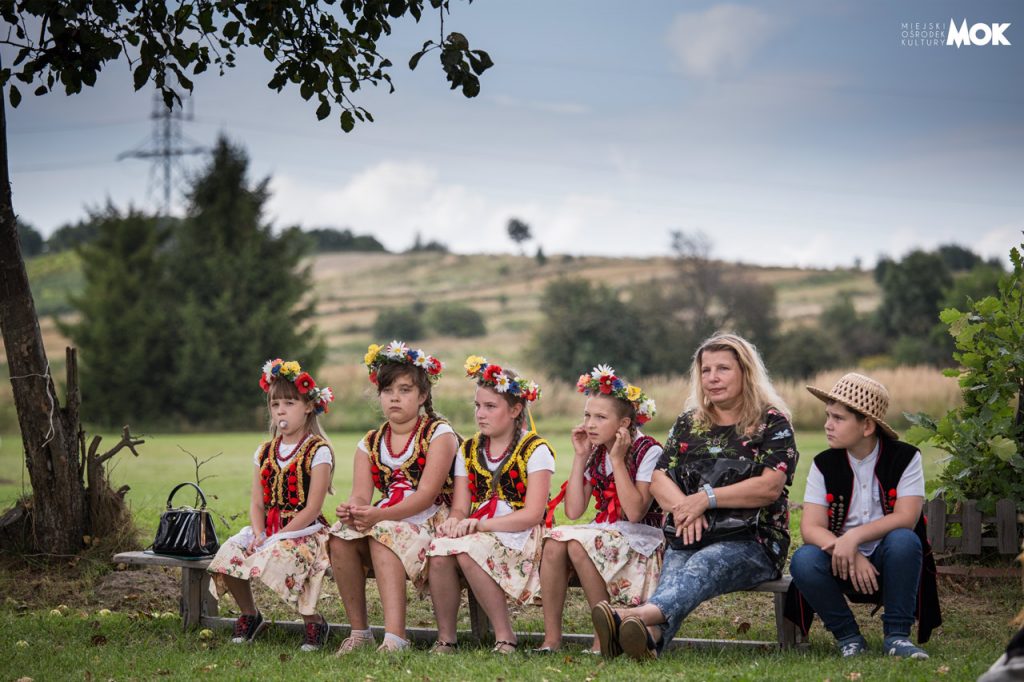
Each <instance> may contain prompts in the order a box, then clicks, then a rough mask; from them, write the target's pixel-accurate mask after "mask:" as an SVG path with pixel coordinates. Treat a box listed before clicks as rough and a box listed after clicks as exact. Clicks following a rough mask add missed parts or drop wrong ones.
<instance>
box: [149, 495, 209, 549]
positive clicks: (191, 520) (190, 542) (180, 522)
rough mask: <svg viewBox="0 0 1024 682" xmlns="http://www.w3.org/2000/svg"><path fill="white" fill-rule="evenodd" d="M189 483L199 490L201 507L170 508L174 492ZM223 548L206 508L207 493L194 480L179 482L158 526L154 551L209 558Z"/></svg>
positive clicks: (168, 498)
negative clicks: (192, 481)
mask: <svg viewBox="0 0 1024 682" xmlns="http://www.w3.org/2000/svg"><path fill="white" fill-rule="evenodd" d="M187 485H190V486H192V487H193V488H195V489H196V492H197V493H199V498H200V499H201V500H202V506H201V507H199V509H193V508H192V507H176V508H172V507H171V501H172V500H173V499H174V494H175V493H176V492H178V491H179V490H181V489H182V488H183V487H185V486H187ZM218 549H220V543H219V542H218V541H217V531H216V530H215V529H214V527H213V517H212V516H211V515H210V512H208V511H206V495H204V494H203V490H202V488H200V487H199V486H197V485H196V484H195V483H190V482H188V481H186V482H185V483H179V484H178V485H176V486H175V487H174V490H172V491H171V494H170V495H168V496H167V509H165V510H164V513H163V514H161V515H160V526H159V527H158V528H157V529H156V539H155V540H153V553H154V554H168V555H170V556H177V557H183V558H198V557H206V556H210V555H211V554H216V553H217V550H218Z"/></svg>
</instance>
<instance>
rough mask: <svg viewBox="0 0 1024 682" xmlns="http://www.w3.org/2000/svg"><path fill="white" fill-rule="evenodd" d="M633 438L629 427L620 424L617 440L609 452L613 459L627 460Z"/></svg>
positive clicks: (616, 435)
mask: <svg viewBox="0 0 1024 682" xmlns="http://www.w3.org/2000/svg"><path fill="white" fill-rule="evenodd" d="M632 443H633V438H632V436H630V434H629V429H627V428H626V427H625V426H620V427H619V430H618V431H616V432H615V442H614V443H612V447H611V450H609V451H608V454H609V455H610V456H611V458H612V459H613V460H616V459H618V460H625V459H626V453H627V452H629V446H630V445H632Z"/></svg>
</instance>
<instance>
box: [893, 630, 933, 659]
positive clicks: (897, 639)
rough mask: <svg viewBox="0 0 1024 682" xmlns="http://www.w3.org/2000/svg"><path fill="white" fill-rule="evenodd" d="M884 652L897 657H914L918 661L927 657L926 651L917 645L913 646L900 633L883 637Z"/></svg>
mask: <svg viewBox="0 0 1024 682" xmlns="http://www.w3.org/2000/svg"><path fill="white" fill-rule="evenodd" d="M885 653H887V654H889V655H890V656H896V657H897V658H914V659H917V660H919V661H924V660H927V658H928V652H926V651H925V650H924V649H922V648H921V647H919V646H915V645H914V644H913V643H912V642H911V641H910V640H909V639H907V638H906V637H904V636H902V635H896V636H893V637H886V638H885Z"/></svg>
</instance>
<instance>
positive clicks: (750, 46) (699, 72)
mask: <svg viewBox="0 0 1024 682" xmlns="http://www.w3.org/2000/svg"><path fill="white" fill-rule="evenodd" d="M781 25H782V22H781V21H780V20H779V19H777V18H775V17H773V16H771V15H769V14H767V13H766V12H764V11H762V10H760V9H758V8H756V7H748V6H744V5H734V4H721V5H715V6H713V7H710V8H708V9H707V10H705V11H703V12H684V13H680V14H677V15H676V17H675V19H673V20H672V23H671V24H670V25H669V29H668V36H667V39H668V45H669V48H670V49H671V50H672V52H673V53H675V55H676V57H677V58H678V60H679V66H680V67H682V69H683V70H684V71H685V72H686V73H688V74H690V75H691V76H696V77H698V78H713V77H715V76H719V75H722V74H723V73H726V72H729V71H736V70H738V69H740V68H742V67H743V66H744V65H746V64H747V62H748V61H749V60H750V58H751V56H753V54H754V53H755V52H756V51H757V50H758V49H759V48H760V47H761V46H763V45H764V44H765V43H767V42H768V40H769V39H770V38H772V37H773V36H774V35H775V34H776V33H777V32H778V30H779V28H780V27H781Z"/></svg>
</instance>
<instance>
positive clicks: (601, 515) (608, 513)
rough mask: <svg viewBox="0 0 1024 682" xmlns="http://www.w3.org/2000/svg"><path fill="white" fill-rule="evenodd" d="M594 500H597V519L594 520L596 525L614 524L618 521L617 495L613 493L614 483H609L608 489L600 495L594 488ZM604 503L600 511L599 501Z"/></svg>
mask: <svg viewBox="0 0 1024 682" xmlns="http://www.w3.org/2000/svg"><path fill="white" fill-rule="evenodd" d="M594 498H595V499H596V500H597V505H598V511H597V518H596V519H594V521H596V522H597V523H615V522H616V521H618V520H619V509H620V508H621V507H620V506H619V495H618V493H617V492H616V491H615V481H609V482H608V487H607V488H605V490H604V492H603V493H601V492H599V491H598V490H597V488H594ZM602 499H604V500H605V501H606V505H605V508H604V509H601V500H602Z"/></svg>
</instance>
